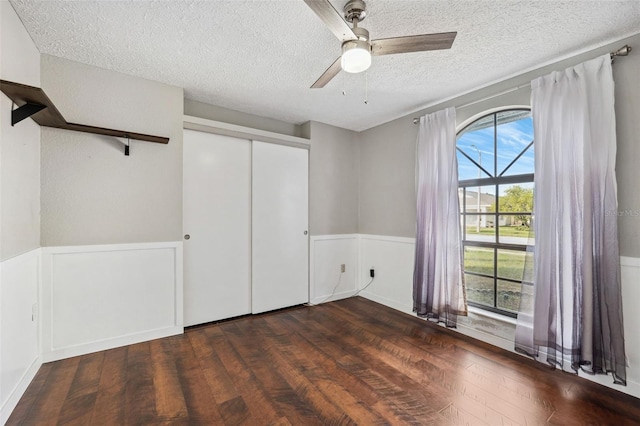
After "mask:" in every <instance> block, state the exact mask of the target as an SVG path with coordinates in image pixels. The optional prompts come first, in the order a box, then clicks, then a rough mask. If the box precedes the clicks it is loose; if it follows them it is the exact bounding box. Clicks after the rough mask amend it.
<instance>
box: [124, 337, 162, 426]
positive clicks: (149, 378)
mask: <svg viewBox="0 0 640 426" xmlns="http://www.w3.org/2000/svg"><path fill="white" fill-rule="evenodd" d="M124 409H125V412H124V424H126V425H144V424H149V423H153V422H154V421H157V420H158V415H157V412H156V401H155V388H154V381H153V366H152V365H151V347H150V344H149V342H144V343H137V344H135V345H131V346H129V350H128V353H127V382H126V388H125V406H124Z"/></svg>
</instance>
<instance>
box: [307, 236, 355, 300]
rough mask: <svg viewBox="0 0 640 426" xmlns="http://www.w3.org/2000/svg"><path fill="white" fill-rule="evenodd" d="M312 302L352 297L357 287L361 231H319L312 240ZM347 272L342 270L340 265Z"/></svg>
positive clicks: (310, 288)
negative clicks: (345, 232)
mask: <svg viewBox="0 0 640 426" xmlns="http://www.w3.org/2000/svg"><path fill="white" fill-rule="evenodd" d="M309 253H310V261H309V262H310V263H309V301H310V303H311V304H318V303H324V302H331V301H333V300H339V299H344V298H346V297H351V296H352V295H353V294H354V293H355V292H356V291H357V289H358V285H357V282H358V281H357V280H358V235H356V234H342V235H318V236H312V237H311V241H310V251H309ZM342 264H344V265H345V272H344V273H342V272H340V271H341V269H340V265H342Z"/></svg>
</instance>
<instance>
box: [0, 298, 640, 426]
mask: <svg viewBox="0 0 640 426" xmlns="http://www.w3.org/2000/svg"><path fill="white" fill-rule="evenodd" d="M544 423H551V424H563V425H569V424H576V425H582V424H607V425H622V424H640V400H638V399H636V398H633V397H630V396H628V395H625V394H622V393H620V392H617V391H614V390H611V389H608V388H605V387H602V386H598V385H595V384H593V383H590V382H588V381H585V380H583V379H579V378H577V377H575V376H574V375H572V374H568V373H562V372H560V371H553V370H550V369H549V368H547V367H545V366H544V365H542V364H539V363H535V362H533V361H530V360H528V359H526V358H524V357H520V356H518V355H515V354H511V353H509V352H506V351H503V350H501V349H498V348H495V347H492V346H490V345H486V344H483V343H480V342H477V341H474V340H472V339H469V338H466V337H461V336H460V335H459V334H456V333H454V332H452V331H449V330H444V329H442V328H440V327H438V326H435V325H433V324H428V323H426V322H424V321H422V320H420V319H417V318H413V317H411V316H408V315H405V314H402V313H400V312H397V311H394V310H392V309H389V308H386V307H384V306H382V305H379V304H376V303H373V302H370V301H368V300H366V299H362V298H352V299H347V300H342V301H339V302H333V303H327V304H324V305H321V306H315V307H299V308H292V309H289V310H283V311H278V312H273V313H269V314H264V315H258V316H248V317H243V318H239V319H236V320H231V321H227V322H222V323H219V324H211V325H207V326H202V327H198V328H194V329H190V330H188V331H187V332H186V333H185V334H184V335H181V336H175V337H169V338H165V339H159V340H154V341H151V342H145V343H140V344H136V345H132V346H127V347H123V348H117V349H111V350H108V351H103V352H98V353H94V354H90V355H84V356H80V357H75V358H70V359H66V360H62V361H57V362H53V363H48V364H44V365H43V366H42V368H41V369H40V371H39V372H38V374H37V375H36V377H35V379H34V381H33V382H32V383H31V385H30V386H29V388H28V390H27V391H26V393H25V395H24V396H23V398H22V400H21V401H20V403H19V404H18V406H17V407H16V409H15V410H14V412H13V414H12V416H11V418H10V419H9V421H8V424H9V425H23V424H24V425H48V424H65V425H66V424H74V425H93V424H96V425H102V424H112V425H124V424H178V425H198V424H206V425H222V424H228V425H236V424H247V425H268V424H273V425H276V424H278V425H313V424H361V425H374V424H435V425H484V424H487V425H509V424H520V425H531V424H544Z"/></svg>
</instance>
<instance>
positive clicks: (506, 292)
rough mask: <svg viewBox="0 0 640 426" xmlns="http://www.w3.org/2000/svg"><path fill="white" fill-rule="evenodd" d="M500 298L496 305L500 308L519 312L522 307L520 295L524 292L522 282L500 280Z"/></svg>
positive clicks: (498, 283)
mask: <svg viewBox="0 0 640 426" xmlns="http://www.w3.org/2000/svg"><path fill="white" fill-rule="evenodd" d="M497 287H498V299H497V300H496V305H497V307H498V308H500V309H506V310H508V311H512V312H518V310H519V308H520V297H521V292H522V284H519V283H513V282H510V281H503V280H498V282H497Z"/></svg>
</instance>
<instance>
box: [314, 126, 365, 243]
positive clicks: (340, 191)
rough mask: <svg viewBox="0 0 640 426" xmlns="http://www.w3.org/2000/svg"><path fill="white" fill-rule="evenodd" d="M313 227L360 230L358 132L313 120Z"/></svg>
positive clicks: (341, 231) (324, 232)
mask: <svg viewBox="0 0 640 426" xmlns="http://www.w3.org/2000/svg"><path fill="white" fill-rule="evenodd" d="M305 130H308V132H309V136H310V139H311V150H310V152H309V207H310V209H309V229H310V232H311V235H329V234H354V233H357V232H358V143H357V142H358V141H357V137H358V135H357V133H355V132H353V131H351V130H345V129H341V128H338V127H333V126H330V125H328V124H323V123H317V122H313V121H312V122H310V123H309V124H308V128H307V129H305Z"/></svg>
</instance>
